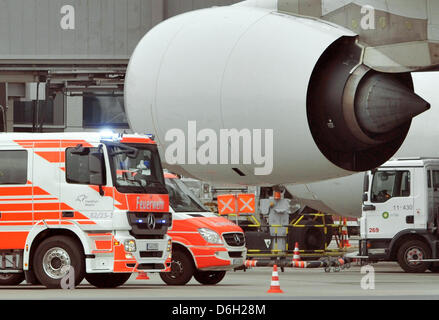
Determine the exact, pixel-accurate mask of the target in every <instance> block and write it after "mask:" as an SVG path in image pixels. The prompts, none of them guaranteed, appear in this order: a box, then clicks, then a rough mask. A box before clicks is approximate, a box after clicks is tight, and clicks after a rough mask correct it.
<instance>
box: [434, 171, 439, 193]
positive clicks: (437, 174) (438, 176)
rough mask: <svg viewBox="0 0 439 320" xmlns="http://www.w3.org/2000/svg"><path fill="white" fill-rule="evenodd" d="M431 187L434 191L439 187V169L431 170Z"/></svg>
mask: <svg viewBox="0 0 439 320" xmlns="http://www.w3.org/2000/svg"><path fill="white" fill-rule="evenodd" d="M433 189H434V191H437V190H438V189H439V170H433Z"/></svg>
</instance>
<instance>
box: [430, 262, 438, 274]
mask: <svg viewBox="0 0 439 320" xmlns="http://www.w3.org/2000/svg"><path fill="white" fill-rule="evenodd" d="M428 270H430V271H431V272H433V273H439V266H434V265H433V264H431V265H430V266H429V267H428Z"/></svg>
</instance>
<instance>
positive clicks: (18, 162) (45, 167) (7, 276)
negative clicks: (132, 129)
mask: <svg viewBox="0 0 439 320" xmlns="http://www.w3.org/2000/svg"><path fill="white" fill-rule="evenodd" d="M171 225H172V215H171V213H170V212H169V197H168V192H167V190H166V187H165V182H164V177H163V170H162V166H161V162H160V157H159V154H158V150H157V145H156V144H155V142H154V141H153V139H152V136H144V135H123V134H112V133H111V134H110V133H107V134H100V133H83V132H82V133H37V134H35V133H20V134H18V133H5V134H0V284H2V285H16V284H19V283H20V282H22V281H23V280H24V278H26V281H27V282H28V283H32V284H42V285H44V286H46V287H48V288H60V287H62V284H63V281H64V283H65V284H66V283H67V284H68V283H69V280H66V279H71V280H70V281H71V282H74V285H77V284H79V283H80V282H81V281H82V280H83V279H84V278H85V279H86V280H87V281H88V282H89V283H91V284H92V285H94V286H96V287H107V288H111V287H117V286H119V285H122V284H124V283H125V282H126V281H127V280H128V278H129V277H130V275H131V274H132V273H134V272H163V271H169V270H170V262H171V247H172V244H171V239H170V237H169V236H168V235H167V231H168V228H169V227H170V226H171ZM70 285H72V283H70Z"/></svg>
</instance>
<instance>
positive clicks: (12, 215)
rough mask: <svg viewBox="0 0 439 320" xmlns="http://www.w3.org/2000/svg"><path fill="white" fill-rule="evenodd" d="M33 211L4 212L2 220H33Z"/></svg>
mask: <svg viewBox="0 0 439 320" xmlns="http://www.w3.org/2000/svg"><path fill="white" fill-rule="evenodd" d="M32 220H33V216H32V211H28V212H2V217H1V219H0V221H32Z"/></svg>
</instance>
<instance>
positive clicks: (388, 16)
mask: <svg viewBox="0 0 439 320" xmlns="http://www.w3.org/2000/svg"><path fill="white" fill-rule="evenodd" d="M259 1H260V0H259ZM256 2H257V1H256ZM262 2H264V1H262ZM277 6H278V11H280V12H283V13H289V14H297V15H302V16H310V17H314V18H318V19H322V20H324V21H328V22H332V23H335V24H337V25H340V26H343V27H345V28H347V29H350V30H352V31H354V32H355V33H357V34H358V36H359V37H358V39H359V44H361V45H363V46H364V47H365V49H364V60H363V62H364V64H366V65H367V66H369V67H371V68H373V69H375V70H378V71H382V72H407V71H422V70H434V69H436V70H439V0H416V1H413V0H278V1H277Z"/></svg>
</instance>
